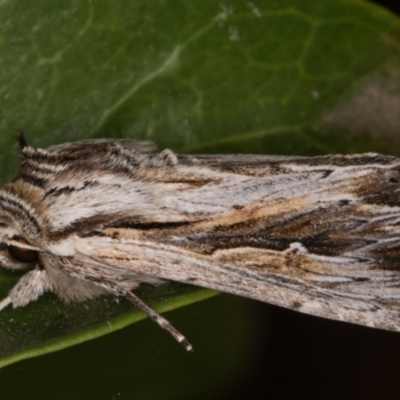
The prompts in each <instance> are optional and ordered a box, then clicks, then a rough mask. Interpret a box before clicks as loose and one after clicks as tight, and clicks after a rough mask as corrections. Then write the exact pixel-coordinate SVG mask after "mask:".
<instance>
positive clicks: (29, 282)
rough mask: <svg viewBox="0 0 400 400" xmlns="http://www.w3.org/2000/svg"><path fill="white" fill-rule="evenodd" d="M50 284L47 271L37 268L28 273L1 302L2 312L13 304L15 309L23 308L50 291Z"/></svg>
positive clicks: (0, 308)
mask: <svg viewBox="0 0 400 400" xmlns="http://www.w3.org/2000/svg"><path fill="white" fill-rule="evenodd" d="M50 289H51V288H50V283H49V279H48V276H47V273H46V271H45V270H43V269H40V268H36V269H34V270H33V271H29V272H28V273H26V274H25V275H24V276H23V277H22V278H21V279H20V280H19V281H18V282H17V284H16V285H15V286H14V287H13V288H12V289H11V290H10V292H9V293H8V296H7V297H6V298H5V299H4V300H2V301H1V302H0V311H1V310H2V309H3V308H5V307H7V306H8V305H10V304H12V306H13V307H14V308H16V307H23V306H25V305H27V304H28V303H30V302H31V301H34V300H36V299H37V298H38V297H40V296H41V295H42V294H43V293H44V292H46V291H47V290H50Z"/></svg>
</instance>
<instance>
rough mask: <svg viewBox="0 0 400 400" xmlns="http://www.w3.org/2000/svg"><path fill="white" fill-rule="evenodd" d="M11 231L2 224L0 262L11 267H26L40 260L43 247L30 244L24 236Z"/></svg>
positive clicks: (0, 227)
mask: <svg viewBox="0 0 400 400" xmlns="http://www.w3.org/2000/svg"><path fill="white" fill-rule="evenodd" d="M10 233H11V232H10V230H9V229H7V228H6V227H2V226H1V224H0V264H1V265H3V266H5V267H7V268H10V269H25V268H28V267H29V266H31V265H32V264H35V263H36V262H38V261H39V252H40V251H41V249H39V248H37V247H35V246H32V245H31V244H29V243H28V241H27V240H26V239H25V238H24V237H22V236H20V235H18V234H15V233H11V234H10Z"/></svg>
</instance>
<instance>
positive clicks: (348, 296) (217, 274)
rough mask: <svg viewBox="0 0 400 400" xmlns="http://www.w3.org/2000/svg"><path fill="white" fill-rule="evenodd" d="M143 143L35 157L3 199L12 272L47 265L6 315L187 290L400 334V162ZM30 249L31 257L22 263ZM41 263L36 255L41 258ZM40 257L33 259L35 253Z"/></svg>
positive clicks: (3, 251)
mask: <svg viewBox="0 0 400 400" xmlns="http://www.w3.org/2000/svg"><path fill="white" fill-rule="evenodd" d="M147 150H148V146H147V147H146V146H145V145H141V144H140V143H138V142H133V141H126V140H122V141H118V140H100V141H84V142H76V143H73V144H65V145H62V146H55V147H53V148H50V149H49V150H48V151H46V150H40V149H39V150H34V149H32V148H26V149H24V152H23V159H22V163H21V169H20V173H19V174H18V176H17V177H16V178H15V179H14V181H13V182H12V183H11V184H8V185H6V187H5V188H4V189H3V190H2V191H1V192H0V240H1V242H2V243H3V245H2V246H0V257H1V261H2V262H3V263H4V264H5V266H7V267H9V268H20V267H23V266H24V265H25V264H24V262H23V260H21V259H14V257H15V256H16V257H17V258H19V255H20V249H13V250H12V251H10V248H9V245H7V243H12V246H14V247H15V246H18V243H21V245H20V246H21V249H25V250H24V251H33V252H34V251H36V250H33V249H38V250H37V253H38V256H39V263H38V265H37V267H36V269H35V270H33V271H30V272H28V273H27V274H26V275H25V276H24V277H23V278H22V279H21V281H20V282H19V283H18V284H17V285H16V286H15V287H14V288H13V289H12V290H11V292H10V295H9V297H8V298H7V299H5V300H4V301H3V302H2V303H1V304H0V307H1V306H3V307H4V306H6V305H7V304H8V303H11V304H13V306H19V305H24V304H27V303H28V302H30V301H32V300H34V299H36V298H37V297H38V296H39V295H41V293H42V292H43V291H46V290H50V291H53V292H55V293H56V294H58V295H59V296H60V297H61V298H62V299H64V300H69V301H74V300H82V299H85V298H90V297H95V296H98V295H101V294H107V293H108V294H112V295H115V296H125V297H127V298H128V299H129V300H130V301H132V302H133V303H134V304H135V305H137V306H139V307H140V308H142V309H143V310H144V311H145V312H147V313H148V314H149V316H151V317H152V318H153V319H154V320H155V321H156V322H158V323H159V324H160V325H161V326H163V327H164V328H165V329H167V330H168V331H169V332H170V333H171V334H172V335H173V336H174V337H175V338H177V340H178V341H180V342H182V343H183V344H184V345H185V347H186V348H188V349H189V348H190V345H189V344H188V343H187V342H186V341H185V339H184V337H183V336H182V335H180V334H179V332H177V331H175V330H174V328H173V327H171V326H170V325H169V324H168V323H167V321H165V320H164V319H163V318H162V317H161V316H159V315H158V314H156V313H155V312H154V311H152V310H151V309H149V307H148V306H146V305H144V304H143V303H142V302H141V301H140V299H137V297H136V296H135V295H133V294H131V293H130V290H131V289H134V288H135V287H137V286H138V285H139V284H140V283H142V282H147V283H151V284H154V285H156V284H160V283H162V282H164V281H165V280H173V281H179V282H184V283H190V284H194V285H199V286H204V287H208V288H211V289H217V290H221V291H225V292H229V293H234V294H237V295H241V296H246V297H250V298H254V299H258V300H261V301H265V302H269V303H273V304H277V305H280V306H284V307H288V308H292V309H295V310H299V311H302V312H306V313H310V314H314V315H319V316H322V317H326V318H333V319H339V320H343V321H347V322H353V323H358V324H362V325H367V326H373V327H377V328H383V329H390V330H400V288H399V277H400V272H399V255H400V254H399V249H400V228H399V226H400V225H399V222H400V200H399V190H400V185H399V182H400V173H399V170H400V160H399V159H398V158H396V157H389V156H381V155H378V154H361V155H352V156H341V155H337V156H324V157H313V158H303V157H271V156H253V155H236V156H235V155H232V156H222V155H220V156H218V155H217V156H186V155H181V156H176V155H175V154H174V153H172V152H171V151H170V150H165V151H163V152H161V153H159V154H150V153H149V154H147V153H146V152H145V151H147ZM17 250H18V251H17ZM33 255H35V254H33ZM29 256H32V254H29Z"/></svg>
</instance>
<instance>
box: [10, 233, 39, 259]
mask: <svg viewBox="0 0 400 400" xmlns="http://www.w3.org/2000/svg"><path fill="white" fill-rule="evenodd" d="M14 240H16V241H19V242H21V243H26V242H25V240H24V239H21V238H15V239H14ZM7 249H8V252H9V253H10V256H11V257H12V258H14V259H15V260H17V261H19V262H22V263H26V264H32V263H34V262H36V261H38V260H39V255H38V252H37V251H36V250H32V249H25V248H23V247H18V246H15V245H13V244H9V245H7Z"/></svg>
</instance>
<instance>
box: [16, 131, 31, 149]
mask: <svg viewBox="0 0 400 400" xmlns="http://www.w3.org/2000/svg"><path fill="white" fill-rule="evenodd" d="M15 138H16V139H17V142H18V144H19V147H20V148H21V150H23V149H24V148H25V147H27V146H28V142H27V141H26V139H25V136H24V134H23V133H22V132H21V131H17V132H15Z"/></svg>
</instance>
